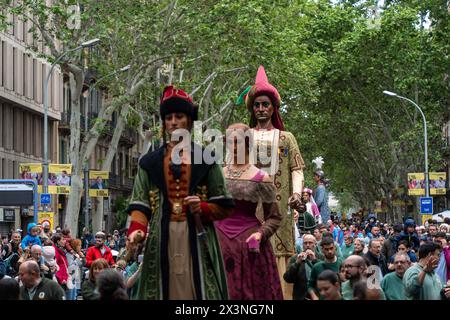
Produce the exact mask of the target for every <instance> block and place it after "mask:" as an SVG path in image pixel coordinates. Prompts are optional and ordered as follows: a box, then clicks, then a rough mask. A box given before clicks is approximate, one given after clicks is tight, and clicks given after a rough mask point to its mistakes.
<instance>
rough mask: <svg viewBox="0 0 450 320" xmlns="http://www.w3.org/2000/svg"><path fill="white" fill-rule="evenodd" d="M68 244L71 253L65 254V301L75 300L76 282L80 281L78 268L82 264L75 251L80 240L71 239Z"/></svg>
mask: <svg viewBox="0 0 450 320" xmlns="http://www.w3.org/2000/svg"><path fill="white" fill-rule="evenodd" d="M66 241H67V240H66ZM70 242H71V244H70V248H72V251H71V252H66V258H67V273H68V277H67V291H66V298H67V300H76V299H77V292H78V290H77V282H78V283H79V282H80V281H81V275H80V268H81V266H82V265H83V264H84V263H83V260H82V258H80V256H79V255H78V254H77V253H76V252H77V250H78V249H80V248H81V240H79V239H71V240H70ZM66 248H67V246H66Z"/></svg>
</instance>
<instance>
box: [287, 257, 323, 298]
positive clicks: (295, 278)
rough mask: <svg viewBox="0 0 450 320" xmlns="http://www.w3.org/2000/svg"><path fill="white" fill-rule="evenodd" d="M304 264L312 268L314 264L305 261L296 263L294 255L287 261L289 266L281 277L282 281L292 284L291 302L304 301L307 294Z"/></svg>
mask: <svg viewBox="0 0 450 320" xmlns="http://www.w3.org/2000/svg"><path fill="white" fill-rule="evenodd" d="M306 264H308V265H309V267H310V268H312V267H313V265H314V264H315V262H312V261H311V260H306V261H302V262H301V263H297V255H294V256H293V257H292V258H291V260H289V265H288V267H287V270H286V272H285V273H284V275H283V279H284V281H286V282H287V283H293V284H294V291H293V295H292V299H293V300H305V298H306V296H307V294H308V280H309V279H308V277H307V275H306Z"/></svg>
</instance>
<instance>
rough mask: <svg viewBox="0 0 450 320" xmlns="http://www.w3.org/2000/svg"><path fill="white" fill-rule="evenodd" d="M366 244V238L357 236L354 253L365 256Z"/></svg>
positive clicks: (354, 242)
mask: <svg viewBox="0 0 450 320" xmlns="http://www.w3.org/2000/svg"><path fill="white" fill-rule="evenodd" d="M365 246H366V244H365V243H364V240H363V239H361V238H356V239H355V240H354V241H353V254H354V255H357V256H361V257H362V256H364V248H365Z"/></svg>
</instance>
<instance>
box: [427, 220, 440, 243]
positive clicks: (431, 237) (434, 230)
mask: <svg viewBox="0 0 450 320" xmlns="http://www.w3.org/2000/svg"><path fill="white" fill-rule="evenodd" d="M437 232H438V229H437V226H436V225H435V224H430V225H429V226H428V235H427V238H428V240H429V241H433V240H434V237H436V234H437Z"/></svg>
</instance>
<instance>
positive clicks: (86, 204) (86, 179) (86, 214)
mask: <svg viewBox="0 0 450 320" xmlns="http://www.w3.org/2000/svg"><path fill="white" fill-rule="evenodd" d="M128 69H130V65H127V66H125V67H123V68H120V69H118V70H115V71H113V72H111V73H110V74H107V75H106V76H103V77H101V78H100V79H98V80H97V81H96V82H95V84H94V85H92V86H90V87H89V92H88V97H89V98H90V97H91V96H92V92H93V91H94V86H95V85H96V84H99V83H100V82H101V81H102V80H103V79H105V78H109V77H112V76H114V75H116V74H118V73H120V72H125V71H127V70H128ZM96 97H97V96H96ZM89 106H90V104H89ZM88 129H89V128H88V105H86V107H85V108H84V134H85V135H86V134H87V132H88ZM83 173H84V223H85V226H86V227H87V228H89V165H88V160H87V159H86V161H85V162H84V169H83Z"/></svg>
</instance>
